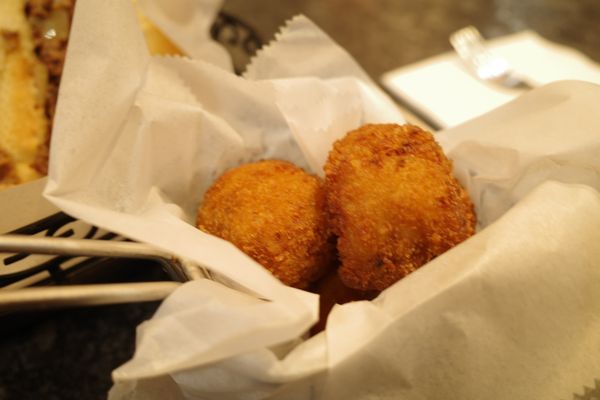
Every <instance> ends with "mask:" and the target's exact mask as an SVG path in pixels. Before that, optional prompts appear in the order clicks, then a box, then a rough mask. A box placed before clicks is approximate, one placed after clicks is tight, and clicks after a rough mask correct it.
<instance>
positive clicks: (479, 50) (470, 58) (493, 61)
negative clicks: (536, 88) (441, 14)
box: [450, 26, 533, 89]
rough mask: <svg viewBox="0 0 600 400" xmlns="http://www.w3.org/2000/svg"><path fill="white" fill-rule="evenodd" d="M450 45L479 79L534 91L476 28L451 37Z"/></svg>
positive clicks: (467, 29)
mask: <svg viewBox="0 0 600 400" xmlns="http://www.w3.org/2000/svg"><path fill="white" fill-rule="evenodd" d="M450 44H452V47H454V50H455V51H456V53H457V54H458V56H459V57H460V59H461V60H462V61H463V63H464V64H465V65H466V66H467V68H469V70H470V71H471V72H472V73H474V74H475V75H476V76H477V78H479V79H481V80H482V81H485V82H491V83H493V84H496V85H501V86H504V87H508V88H513V89H533V85H532V84H531V83H529V82H527V81H526V80H525V79H524V78H523V77H520V76H518V75H517V74H516V73H515V71H514V70H513V69H512V68H511V66H510V64H509V63H508V61H507V60H505V59H504V58H502V57H500V56H499V55H497V54H495V53H494V52H493V51H491V50H490V49H489V47H488V46H487V45H486V42H485V39H483V37H482V36H481V33H479V31H478V30H477V28H475V27H474V26H467V27H465V28H462V29H460V30H458V31H456V32H454V33H453V34H452V35H450Z"/></svg>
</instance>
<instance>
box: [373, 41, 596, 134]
mask: <svg viewBox="0 0 600 400" xmlns="http://www.w3.org/2000/svg"><path fill="white" fill-rule="evenodd" d="M489 47H490V48H491V49H492V50H493V51H494V53H496V54H498V55H499V56H501V57H503V58H505V59H506V60H507V61H508V62H509V64H510V65H511V67H512V69H513V70H514V71H515V72H517V73H518V74H519V75H520V76H523V77H524V78H526V80H527V81H528V82H530V83H531V84H533V85H538V86H541V85H544V84H548V83H551V82H556V81H560V80H569V79H575V80H581V81H588V82H594V83H600V65H598V64H597V63H595V62H593V61H592V60H590V59H589V58H587V57H586V56H585V55H583V54H581V53H580V52H578V51H576V50H574V49H572V48H569V47H566V46H561V45H558V44H556V43H553V42H550V41H548V40H545V39H544V38H542V37H541V36H539V35H538V34H537V33H535V32H532V31H524V32H520V33H516V34H513V35H509V36H505V37H501V38H497V39H493V40H490V41H489ZM381 81H382V83H383V85H384V86H385V87H386V88H387V89H388V90H389V91H390V92H391V93H393V94H395V95H397V96H398V97H399V98H401V99H402V100H403V101H406V102H407V103H409V104H411V105H412V106H414V107H415V108H416V109H417V110H419V111H420V112H421V113H423V114H424V115H426V116H427V117H429V118H430V119H431V120H433V122H435V123H436V124H438V125H439V126H441V127H442V128H448V127H453V126H456V125H458V124H460V123H463V122H465V121H467V120H469V119H472V118H474V117H477V116H479V115H482V114H484V113H486V112H488V111H490V110H492V109H494V108H496V107H498V106H501V105H502V104H505V103H507V102H508V101H510V100H512V99H514V98H516V97H517V96H519V95H521V94H522V93H523V91H522V90H518V89H507V88H502V87H500V86H498V85H494V84H488V83H485V82H482V81H480V80H478V79H477V78H475V77H474V75H473V74H472V73H471V72H470V71H469V70H468V69H467V68H466V67H465V66H464V65H463V63H462V62H461V61H460V60H459V59H458V57H457V56H456V54H454V53H445V54H442V55H439V56H435V57H432V58H429V59H426V60H423V61H420V62H417V63H415V64H411V65H408V66H404V67H401V68H398V69H395V70H392V71H389V72H386V73H385V74H384V75H383V76H382V77H381Z"/></svg>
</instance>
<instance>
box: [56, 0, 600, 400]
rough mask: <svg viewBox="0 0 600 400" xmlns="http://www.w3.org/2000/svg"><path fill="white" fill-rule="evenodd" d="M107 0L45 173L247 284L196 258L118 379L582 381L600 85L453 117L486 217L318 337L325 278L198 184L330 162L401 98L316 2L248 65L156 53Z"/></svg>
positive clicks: (540, 391)
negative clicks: (284, 254) (287, 280)
mask: <svg viewBox="0 0 600 400" xmlns="http://www.w3.org/2000/svg"><path fill="white" fill-rule="evenodd" d="M109 3H110V6H106V2H103V3H102V5H100V4H99V3H95V2H93V1H91V0H81V1H80V2H79V3H78V8H77V11H76V14H75V21H74V24H73V29H74V31H75V34H74V35H73V36H72V41H71V45H70V49H69V55H68V57H67V62H66V66H65V75H64V77H63V85H62V88H61V95H60V100H59V105H58V110H57V118H56V123H55V131H54V138H53V144H52V154H51V163H50V176H49V182H48V186H47V188H46V191H45V194H46V196H47V197H48V199H49V200H51V201H52V202H54V203H55V204H56V205H57V206H59V207H60V208H62V209H63V210H64V211H66V212H67V213H69V214H71V215H74V216H76V217H78V218H80V219H83V220H85V221H88V222H90V223H93V224H96V225H99V226H101V227H104V228H107V229H111V230H113V231H116V232H118V233H121V234H124V235H126V236H129V237H131V238H133V239H136V240H140V241H144V242H147V243H150V244H153V245H155V246H157V247H159V248H161V249H164V250H167V251H170V252H172V253H174V254H177V255H179V256H182V257H185V258H188V259H191V260H193V261H196V262H198V263H199V264H201V265H202V266H204V267H206V268H208V269H210V270H211V272H212V273H214V275H215V276H216V277H217V278H218V279H220V278H219V277H221V278H223V279H224V280H225V278H226V280H227V281H229V282H233V283H234V285H232V286H234V287H235V290H234V289H232V288H229V287H226V286H225V285H223V284H220V283H218V282H212V281H209V280H199V281H195V282H190V283H187V284H185V285H182V287H181V288H180V289H178V290H177V291H175V292H174V293H173V295H172V296H170V297H169V298H167V299H166V300H165V301H164V302H163V304H162V305H161V307H160V309H159V310H158V311H157V313H156V315H155V316H154V318H153V319H151V320H150V321H147V322H145V323H144V324H142V325H141V326H140V327H139V330H138V340H137V346H136V354H135V355H134V358H133V359H132V360H131V361H129V362H128V363H126V364H125V365H123V366H121V367H120V368H118V369H117V370H115V371H114V374H113V377H114V379H115V380H116V382H117V383H116V385H115V387H114V388H113V390H112V391H111V393H110V397H111V398H112V399H120V398H129V399H136V398H137V399H142V398H143V399H151V398H174V399H179V398H203V399H205V398H218V399H227V398H229V399H236V398H264V397H266V396H272V397H273V398H311V397H312V398H347V397H350V398H357V397H358V398H369V397H371V398H385V397H390V398H397V397H399V396H402V397H403V398H407V399H421V398H460V399H478V398H484V397H491V395H492V394H493V396H494V398H506V399H515V398H532V397H533V398H543V397H548V395H549V394H550V393H552V394H553V395H554V396H559V397H560V396H562V397H568V396H570V394H571V393H573V392H575V391H577V390H578V389H579V388H580V387H582V386H583V385H586V384H590V383H591V382H593V378H594V375H595V374H596V373H595V371H598V367H599V366H600V365H598V363H599V362H598V361H597V359H598V358H597V357H594V356H593V354H595V353H594V352H595V351H597V348H598V343H599V340H598V337H599V334H597V333H596V332H600V331H599V330H598V327H597V324H598V319H597V317H596V316H597V315H600V313H598V311H599V310H598V308H599V307H600V299H599V298H598V294H597V291H595V290H593V288H594V287H597V286H598V284H600V282H599V280H600V276H598V274H599V273H598V271H600V269H598V265H597V264H598V263H599V262H598V261H596V260H599V259H600V258H599V257H598V256H599V254H597V250H596V246H595V243H596V242H597V241H598V239H599V236H600V232H599V229H600V228H598V227H600V201H599V199H598V194H597V192H596V191H595V190H594V189H592V187H598V178H597V175H598V174H597V171H598V170H599V168H598V165H597V161H596V160H595V159H594V152H595V148H596V147H595V146H597V143H598V142H600V136H599V135H598V133H597V132H598V127H599V125H600V124H599V123H598V122H597V120H596V118H595V117H596V115H595V110H593V108H590V107H589V106H588V105H589V104H598V101H599V100H600V90H599V88H598V87H597V86H594V85H586V84H583V83H576V82H567V83H561V84H555V85H549V86H547V87H543V88H540V89H538V90H535V91H532V92H531V93H529V94H528V95H526V96H523V97H522V98H520V99H518V100H517V101H516V102H514V103H511V104H509V105H507V106H505V107H503V108H501V109H499V110H497V111H496V112H493V113H491V114H489V115H486V116H484V117H482V118H480V119H478V120H476V121H473V122H471V123H470V124H466V125H464V126H462V127H458V128H456V129H455V130H453V131H448V132H444V133H441V134H440V135H439V136H438V138H439V140H440V142H441V143H442V145H443V146H444V148H445V150H446V151H447V152H448V154H449V155H450V156H451V157H452V158H453V159H454V162H455V166H456V171H457V175H458V176H459V178H460V179H461V180H462V182H463V183H464V184H465V186H466V187H467V189H468V190H469V192H470V194H471V196H472V198H473V200H474V202H475V205H476V207H477V210H478V213H479V218H480V224H481V228H482V230H481V231H480V232H479V233H478V234H477V235H475V236H474V237H473V238H471V239H469V240H468V241H466V242H464V243H463V244H461V245H459V246H457V247H455V248H454V249H452V250H450V251H449V252H447V253H445V254H444V255H441V256H440V257H438V258H436V259H435V260H434V261H432V262H431V263H429V264H428V265H426V266H424V267H423V268H422V269H420V270H419V271H417V272H416V273H414V274H412V275H410V276H409V277H407V278H405V279H403V280H402V281H400V282H398V283H397V284H396V285H393V286H392V287H390V288H389V289H388V290H386V291H384V292H383V293H382V294H381V295H380V296H379V297H378V298H377V299H375V300H374V301H372V302H367V301H363V302H354V303H349V304H345V305H343V306H336V307H334V309H333V310H332V313H331V314H330V317H329V320H328V325H327V330H326V331H325V332H322V333H321V334H318V335H316V336H314V337H312V338H310V339H309V340H305V341H302V340H301V338H302V335H303V334H304V333H305V332H306V331H307V329H308V328H309V327H310V326H311V325H312V324H313V323H314V322H315V321H316V319H317V296H315V295H312V294H310V293H307V292H303V291H300V290H296V289H292V288H288V287H285V286H283V285H281V284H280V283H279V282H278V281H277V280H276V279H274V278H273V277H272V276H271V275H270V274H269V273H268V272H267V271H266V270H265V269H263V268H262V267H261V266H259V265H258V264H256V263H255V262H254V261H252V260H251V259H250V258H248V257H246V256H245V255H243V254H242V253H241V252H240V251H238V250H237V249H236V248H235V247H234V246H232V245H231V244H229V243H227V242H225V241H222V240H219V239H217V238H215V237H212V236H210V235H207V234H204V233H202V232H200V231H198V230H197V229H196V228H194V227H193V220H194V216H195V211H196V207H197V203H198V202H199V201H200V199H201V197H202V194H203V192H204V190H206V188H207V187H208V185H209V184H210V183H211V182H212V181H213V180H214V179H215V178H216V177H217V176H218V175H219V174H220V173H221V172H222V171H224V170H225V169H226V168H229V167H231V166H234V165H237V164H239V163H241V162H245V161H250V160H256V159H260V158H263V157H277V158H283V159H288V160H291V161H295V162H297V163H300V164H302V165H305V166H308V167H309V168H311V169H312V170H313V172H315V173H318V172H319V171H320V168H321V165H322V164H321V163H322V161H323V160H324V157H325V156H326V154H327V150H326V149H328V148H330V146H331V143H332V141H333V140H334V139H335V138H337V137H340V136H342V135H343V134H344V133H345V130H347V129H351V128H354V127H357V126H358V125H360V124H363V123H366V122H380V121H386V122H401V121H402V118H401V116H400V115H399V113H398V111H397V110H396V109H395V108H394V106H393V104H392V103H391V102H390V101H389V99H387V98H386V97H385V96H383V95H382V93H381V92H380V91H379V89H377V88H376V87H374V86H373V85H372V83H371V82H370V80H368V79H365V77H364V73H362V72H357V70H356V63H355V62H354V61H353V60H352V59H351V58H350V57H348V56H347V54H346V53H345V52H344V51H343V50H341V49H340V48H339V47H337V45H335V44H334V43H333V42H331V40H330V39H329V38H328V37H327V36H326V35H324V34H323V33H322V32H320V31H319V29H318V28H316V27H315V26H314V25H313V24H312V23H310V21H308V20H307V19H306V18H304V17H298V18H295V19H293V20H291V21H290V22H288V24H287V26H286V27H285V28H284V29H283V30H282V32H281V35H280V36H279V38H278V40H277V41H276V42H275V43H273V44H272V45H271V46H269V47H267V48H266V49H265V50H264V51H263V52H262V53H260V54H259V55H257V57H256V59H255V60H254V61H253V63H252V65H251V67H250V68H249V69H248V71H249V72H248V73H247V74H246V77H245V78H244V77H237V76H234V75H232V74H231V73H229V72H227V71H225V70H223V69H221V68H219V67H216V66H214V65H211V64H210V63H207V62H205V61H202V60H191V59H182V58H150V57H149V56H148V55H147V53H146V52H145V50H144V45H143V38H142V37H141V34H140V32H139V30H138V29H136V22H135V15H134V13H133V11H132V10H131V8H130V6H128V5H127V2H119V1H116V0H113V1H111V2H109ZM99 21H101V22H102V23H99ZM107 21H108V22H107ZM304 41H306V42H307V43H310V45H306V46H304V45H302V43H303V42H304ZM286 43H288V44H289V47H287V46H288V45H286ZM317 44H318V45H317ZM327 46H329V48H330V50H329V51H328V50H326V48H327ZM286 47H287V48H288V50H285V49H286ZM89 49H94V52H93V53H91V54H90V51H89ZM300 49H305V50H310V51H311V53H310V54H311V55H312V54H313V51H315V49H320V50H319V52H320V53H322V56H319V57H318V58H312V57H309V56H306V57H304V58H301V57H299V56H297V54H298V52H299V51H300ZM325 56H327V57H328V58H326V59H327V60H328V62H322V60H323V58H322V57H325ZM296 58H298V59H299V60H303V64H304V68H305V71H306V72H305V74H306V75H303V74H302V72H301V69H298V70H296V69H293V68H292V67H291V66H290V65H289V64H291V65H293V66H294V68H300V67H298V66H296V64H295V62H290V61H289V60H295V59H296ZM311 58H312V59H313V61H314V62H311V61H310V60H311ZM344 58H345V60H346V61H345V62H344V61H343V59H344ZM267 60H268V61H267ZM270 64H274V65H273V66H269V65H270ZM278 64H280V65H278ZM330 65H336V66H338V67H337V69H338V70H339V71H340V74H339V75H336V74H335V70H336V69H335V68H334V69H329V68H328V66H330ZM259 66H260V68H259ZM259 70H260V71H264V72H261V73H258V72H257V71H259ZM285 71H288V74H287V75H286V74H285V73H284V72H285ZM358 71H360V70H358ZM341 100H344V104H339V102H340V101H341ZM373 104H377V107H374V106H373ZM357 115H358V116H359V117H358V116H357ZM315 116H316V117H315ZM311 117H312V118H311ZM567 120H569V121H571V122H572V124H574V130H576V133H574V132H573V130H572V129H565V128H566V125H567V123H566V122H565V121H567ZM348 121H352V122H351V123H350V122H348ZM501 127H504V128H506V129H501ZM532 132H537V133H532ZM539 132H546V133H545V134H544V135H542V134H541V133H539ZM565 132H568V133H567V134H565ZM576 135H577V137H576V139H574V138H575V136H576ZM546 136H548V138H549V139H548V142H547V143H546V144H544V143H540V139H541V138H542V137H546ZM596 138H598V139H596ZM581 142H583V143H586V144H587V147H583V146H581V145H580V143H581ZM465 145H466V147H465ZM469 146H471V147H470V148H471V149H477V151H476V152H473V151H472V150H468V149H469ZM481 154H483V155H484V156H481ZM547 160H551V161H552V162H553V164H552V165H554V166H555V168H554V169H552V173H551V174H549V173H548V172H547V170H546V169H545V168H543V166H544V165H546V164H545V163H547V162H548V161H547ZM556 160H558V162H556ZM489 165H492V166H493V168H490V167H489ZM549 179H554V180H561V181H565V182H571V183H584V184H586V185H575V186H571V185H565V184H560V183H553V182H548V180H549ZM540 183H541V184H542V186H540V187H539V188H537V189H535V187H537V186H538V184H540ZM532 190H533V191H532ZM511 207H512V208H511ZM507 210H508V211H507ZM240 271H243V272H240ZM262 299H268V300H269V301H264V300H262ZM590 354H592V356H589V355H590ZM501 383H505V384H503V385H502V384H501ZM494 385H495V386H494ZM498 386H500V387H498ZM486 395H487V396H486Z"/></svg>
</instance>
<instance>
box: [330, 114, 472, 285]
mask: <svg viewBox="0 0 600 400" xmlns="http://www.w3.org/2000/svg"><path fill="white" fill-rule="evenodd" d="M325 176H326V178H325V187H326V193H327V204H328V210H329V213H330V223H331V227H332V229H333V231H334V233H335V234H336V235H338V241H337V248H338V252H339V256H340V259H341V267H340V268H339V270H338V273H339V275H340V278H341V280H342V281H343V282H344V284H346V285H347V286H349V287H351V288H355V289H360V290H383V289H385V288H387V287H388V286H390V285H392V284H393V283H395V282H396V281H398V280H399V279H401V278H402V277H404V276H406V275H407V274H409V273H410V272H412V271H414V270H416V269H417V268H419V267H420V266H422V265H423V264H425V263H427V262H428V261H430V260H431V259H433V258H434V257H436V256H437V255H439V254H441V253H443V252H445V251H446V250H448V249H450V248H451V247H453V246H455V245H456V244H458V243H460V242H462V241H464V240H465V239H467V238H468V237H469V236H471V235H473V233H474V232H475V223H476V218H475V213H474V210H473V204H472V203H471V200H470V199H469V197H468V194H467V193H466V191H465V190H464V189H463V188H462V186H461V185H460V184H459V183H458V181H457V180H456V179H455V178H454V176H453V175H452V164H451V162H450V161H449V160H448V159H447V158H446V156H445V155H444V153H443V151H442V149H441V148H440V146H439V145H438V144H437V143H436V142H435V140H434V139H433V136H432V135H431V134H430V133H429V132H426V131H424V130H422V129H420V128H418V127H417V126H413V125H402V126H400V125H394V124H379V125H365V126H363V127H361V128H359V129H357V130H355V131H352V132H349V133H348V134H347V135H346V136H345V137H344V138H342V139H341V140H338V141H337V142H336V143H335V144H334V146H333V149H332V151H331V152H330V154H329V158H328V160H327V163H326V165H325Z"/></svg>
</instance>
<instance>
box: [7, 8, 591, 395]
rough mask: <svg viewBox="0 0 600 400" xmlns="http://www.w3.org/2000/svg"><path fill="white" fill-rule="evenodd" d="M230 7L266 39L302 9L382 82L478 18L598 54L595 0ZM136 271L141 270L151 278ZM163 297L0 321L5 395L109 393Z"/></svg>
mask: <svg viewBox="0 0 600 400" xmlns="http://www.w3.org/2000/svg"><path fill="white" fill-rule="evenodd" d="M223 10H224V11H225V12H227V13H228V14H230V15H233V16H236V17H238V18H239V19H241V20H243V21H245V22H246V23H247V24H249V25H250V26H251V27H252V28H254V30H255V31H256V32H257V33H258V34H259V36H260V37H261V38H262V39H263V41H265V42H268V41H269V40H270V39H272V37H273V35H274V34H275V33H276V32H277V30H278V29H279V27H280V26H281V25H282V24H283V23H284V22H285V21H286V20H287V19H289V18H291V17H293V16H294V15H296V14H300V13H301V14H304V15H306V16H307V17H309V18H310V19H312V20H313V21H314V22H315V23H316V24H317V25H318V26H320V27H321V28H322V29H323V30H324V31H325V32H327V33H328V34H329V35H330V36H331V37H332V38H333V39H334V40H335V41H336V42H338V43H339V44H340V45H341V46H343V47H344V48H345V49H347V51H348V52H349V53H350V54H351V55H352V56H354V58H355V59H356V60H357V61H358V62H359V63H360V64H361V65H362V66H363V67H364V69H365V70H366V72H367V73H368V74H369V75H370V76H371V77H372V78H373V79H374V80H375V81H378V80H379V77H380V76H381V74H383V73H384V72H386V71H388V70H391V69H394V68H397V67H400V66H403V65H407V64H410V63H413V62H416V61H419V60H422V59H424V58H427V57H430V56H433V55H436V54H439V53H442V52H445V51H449V50H450V44H449V43H448V35H449V34H450V33H451V32H453V31H455V30H457V29H460V28H462V27H463V26H466V25H469V24H472V25H475V26H476V27H477V28H479V29H480V31H481V32H482V33H483V35H484V36H485V37H487V38H494V37H498V36H502V35H505V34H509V33H513V32H518V31H521V30H524V29H531V30H534V31H536V32H538V33H539V34H540V35H541V36H543V37H545V38H546V39H549V40H551V41H554V42H557V43H561V44H565V45H568V46H571V47H574V48H576V49H578V50H580V51H582V52H583V53H585V54H587V55H588V56H589V57H590V58H592V59H594V60H595V61H599V62H600V46H598V43H600V25H598V21H600V2H598V1H597V0H578V1H571V0H530V1H527V2H524V1H521V0H421V1H410V0H370V1H364V0H325V1H323V0H280V1H274V0H252V1H248V0H225V2H224V6H223ZM143 275H144V273H143V272H139V271H138V276H137V277H136V278H144V276H143ZM158 305H159V304H158V303H157V302H152V303H140V304H128V305H112V306H103V307H95V308H82V309H71V310H59V311H52V312H36V313H30V314H22V315H11V316H8V317H6V316H5V317H3V318H2V319H1V321H2V322H1V323H0V327H1V328H0V338H1V340H0V354H2V357H0V400H3V399H30V398H31V399H38V398H44V399H55V398H56V399H104V398H106V393H107V391H108V390H109V388H110V386H111V380H110V372H111V370H112V369H114V368H115V367H117V366H118V365H120V364H122V363H123V362H125V361H126V360H127V359H128V358H129V357H131V355H132V354H133V351H134V347H135V346H134V343H135V327H136V326H137V325H138V324H139V323H141V322H142V321H144V320H145V319H148V318H150V317H151V315H152V313H153V312H154V311H155V310H156V308H157V307H158Z"/></svg>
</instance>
